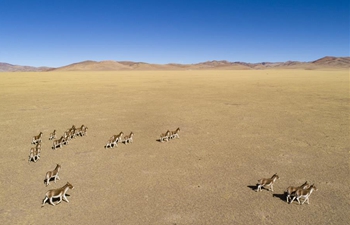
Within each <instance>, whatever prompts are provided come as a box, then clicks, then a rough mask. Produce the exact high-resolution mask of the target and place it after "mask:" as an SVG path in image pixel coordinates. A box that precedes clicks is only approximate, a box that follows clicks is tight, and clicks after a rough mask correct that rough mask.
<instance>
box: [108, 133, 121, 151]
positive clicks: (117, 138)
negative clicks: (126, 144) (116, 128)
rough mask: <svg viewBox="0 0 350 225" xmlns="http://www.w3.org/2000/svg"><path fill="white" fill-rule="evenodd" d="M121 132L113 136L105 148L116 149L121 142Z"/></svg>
mask: <svg viewBox="0 0 350 225" xmlns="http://www.w3.org/2000/svg"><path fill="white" fill-rule="evenodd" d="M123 135H124V133H123V132H120V133H119V134H118V135H113V136H112V137H111V138H110V139H109V140H108V141H107V144H106V146H105V148H113V147H114V146H116V147H118V142H121V141H122V136H123Z"/></svg>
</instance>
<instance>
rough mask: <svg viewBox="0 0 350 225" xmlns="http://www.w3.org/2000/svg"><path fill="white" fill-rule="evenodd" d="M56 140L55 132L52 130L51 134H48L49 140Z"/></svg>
mask: <svg viewBox="0 0 350 225" xmlns="http://www.w3.org/2000/svg"><path fill="white" fill-rule="evenodd" d="M55 138H56V130H53V132H52V133H51V134H50V137H49V140H53V139H55Z"/></svg>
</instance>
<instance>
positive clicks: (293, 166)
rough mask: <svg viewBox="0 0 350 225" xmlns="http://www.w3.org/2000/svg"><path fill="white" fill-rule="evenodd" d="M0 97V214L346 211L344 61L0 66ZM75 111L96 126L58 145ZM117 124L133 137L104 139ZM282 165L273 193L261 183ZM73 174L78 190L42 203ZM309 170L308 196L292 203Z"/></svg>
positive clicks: (169, 220)
mask: <svg viewBox="0 0 350 225" xmlns="http://www.w3.org/2000/svg"><path fill="white" fill-rule="evenodd" d="M0 104H1V108H0V126H1V130H0V132H1V133H0V142H1V163H0V223H1V224H48V223H54V224H58V223H59V224H126V225H130V224H169V225H175V224H177V225H179V224H220V225H221V224H293V225H294V224H347V223H348V222H349V219H350V214H349V211H350V207H349V205H350V204H349V203H350V202H349V199H350V194H349V152H350V148H349V127H350V126H349V112H350V108H349V71H348V70H343V71H320V70H318V71H315V70H260V71H259V70H255V71H238V70H231V71H215V70H212V71H209V70H207V71H199V70H198V71H129V72H128V71H126V72H123V71H119V72H40V73H24V72H23V73H0ZM73 124H74V125H75V126H80V125H82V124H84V125H86V126H87V127H88V128H89V129H88V133H87V135H86V136H84V137H77V138H76V139H73V140H71V141H70V142H69V144H68V145H66V146H64V147H63V148H62V149H57V150H52V149H51V146H52V141H49V140H48V138H49V134H50V132H52V131H53V130H54V129H56V130H57V133H58V135H60V136H61V135H62V134H63V132H64V131H65V130H67V129H68V128H70V127H71V126H72V125H73ZM177 127H180V129H181V131H180V133H179V134H180V138H179V139H173V140H171V141H169V142H165V143H161V142H159V141H157V139H158V137H159V135H160V134H161V133H163V132H165V131H166V130H167V129H170V130H175V129H176V128H177ZM121 131H123V132H124V133H129V132H131V131H132V132H134V134H135V135H134V143H131V144H128V145H125V144H119V146H118V147H117V148H111V149H105V148H104V145H105V144H106V142H107V140H108V139H109V137H110V136H112V135H113V134H118V133H119V132H121ZM39 132H43V134H44V135H43V142H42V151H41V159H40V160H39V161H38V162H36V163H34V162H31V163H28V155H29V150H30V148H31V147H33V146H34V145H31V140H32V137H33V136H34V135H37V134H39ZM57 163H59V164H60V165H61V166H62V168H61V170H60V173H59V176H60V178H61V179H60V180H58V181H57V183H54V182H51V183H50V185H49V186H48V187H46V186H45V184H44V178H45V174H46V172H47V171H49V170H53V169H54V168H55V165H56V164H57ZM274 173H278V175H279V177H280V179H279V180H277V181H276V183H275V185H274V192H270V191H267V190H266V189H265V190H263V191H261V192H256V191H255V189H256V183H257V180H258V179H260V178H264V177H266V178H268V177H271V176H272V175H273V174H274ZM67 181H69V182H70V183H71V184H72V185H73V186H74V189H72V190H69V191H68V192H67V194H68V195H69V196H68V200H69V203H66V202H64V201H62V203H60V204H58V205H56V206H52V205H50V204H45V206H44V207H41V203H42V200H43V199H44V197H45V193H46V192H47V190H49V189H55V188H59V187H62V186H63V185H65V184H66V182H67ZM305 181H308V182H309V183H311V184H312V183H314V184H315V186H316V187H317V188H318V191H315V192H313V193H312V195H311V196H310V204H309V205H308V204H304V205H298V204H297V202H294V203H293V204H287V203H286V200H285V195H284V191H285V190H286V188H287V187H288V186H290V185H293V186H297V185H301V184H302V183H304V182H305Z"/></svg>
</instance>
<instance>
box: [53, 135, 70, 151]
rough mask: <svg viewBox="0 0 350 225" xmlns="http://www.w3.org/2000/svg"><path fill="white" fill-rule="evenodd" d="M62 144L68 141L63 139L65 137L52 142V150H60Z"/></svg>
mask: <svg viewBox="0 0 350 225" xmlns="http://www.w3.org/2000/svg"><path fill="white" fill-rule="evenodd" d="M64 143H68V140H67V138H65V137H63V136H62V137H61V138H60V139H58V140H54V141H53V146H52V149H54V150H55V149H56V148H57V147H60V148H62V145H63V144H64Z"/></svg>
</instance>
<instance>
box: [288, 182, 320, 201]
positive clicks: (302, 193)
mask: <svg viewBox="0 0 350 225" xmlns="http://www.w3.org/2000/svg"><path fill="white" fill-rule="evenodd" d="M314 190H315V191H317V190H318V189H317V187H316V186H315V185H313V184H312V185H311V186H310V187H309V188H307V189H298V190H297V191H296V192H295V195H294V197H293V199H292V201H290V204H292V202H293V201H294V199H295V198H296V199H297V201H298V203H299V205H302V204H304V202H305V201H307V204H309V203H310V202H309V197H310V195H311V194H312V192H313V191H314ZM300 198H304V199H305V200H304V201H303V202H302V203H300V201H299V199H300Z"/></svg>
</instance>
